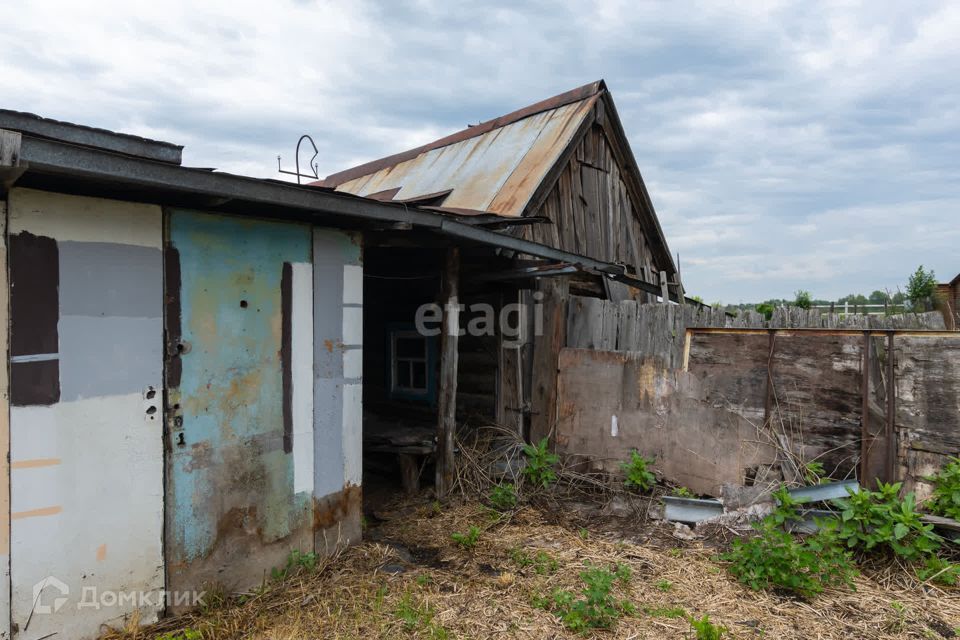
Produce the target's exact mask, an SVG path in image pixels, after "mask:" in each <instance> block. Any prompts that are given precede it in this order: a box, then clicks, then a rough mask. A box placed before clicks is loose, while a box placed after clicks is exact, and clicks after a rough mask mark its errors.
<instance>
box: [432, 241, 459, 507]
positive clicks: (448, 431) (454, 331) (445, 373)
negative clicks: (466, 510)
mask: <svg viewBox="0 0 960 640" xmlns="http://www.w3.org/2000/svg"><path fill="white" fill-rule="evenodd" d="M459 292H460V250H459V249H458V248H456V247H453V248H450V249H448V250H447V263H446V269H445V271H444V274H443V319H442V322H441V325H440V326H441V336H440V378H439V381H438V392H439V394H438V395H439V399H438V403H437V454H436V471H437V473H436V493H437V498H442V497H444V496H446V495H447V493H448V492H449V491H450V487H451V485H452V484H453V465H454V460H453V435H454V431H455V429H456V419H457V343H458V341H459V333H460V307H459V305H460V301H459Z"/></svg>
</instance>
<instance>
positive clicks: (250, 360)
mask: <svg viewBox="0 0 960 640" xmlns="http://www.w3.org/2000/svg"><path fill="white" fill-rule="evenodd" d="M168 225H169V229H168V236H169V245H170V248H169V250H168V255H167V261H168V265H167V273H168V278H167V297H168V301H170V306H168V310H167V328H168V340H175V341H176V343H177V344H172V345H169V346H168V353H172V354H177V353H179V355H174V356H172V357H171V362H170V364H169V365H168V368H167V371H168V386H169V387H170V391H169V394H170V397H169V400H168V404H169V406H170V408H171V411H170V419H169V424H170V427H169V429H170V442H171V450H170V452H169V454H168V460H167V478H168V487H167V496H168V498H167V525H166V526H167V536H166V545H167V558H168V562H169V570H168V588H170V589H172V590H174V591H177V590H191V589H199V588H201V587H202V585H203V583H205V582H210V581H216V582H219V583H222V584H224V585H225V586H227V587H228V588H244V587H249V586H252V585H255V584H259V582H260V581H261V580H262V578H263V575H264V572H265V571H268V570H269V569H270V567H273V566H277V565H280V564H282V563H283V561H284V560H285V558H286V556H287V555H288V553H289V551H290V550H291V549H293V548H301V549H311V548H312V536H311V519H310V507H311V504H310V496H309V492H300V493H298V492H297V491H296V489H295V481H296V480H297V477H296V476H297V474H296V470H295V460H294V456H293V455H292V451H293V441H294V438H295V435H296V434H298V433H299V434H303V433H304V431H305V430H308V429H309V425H305V424H303V419H304V418H303V416H304V415H309V416H310V420H311V421H312V415H311V414H312V406H311V407H305V406H304V404H303V403H305V402H308V399H309V401H310V402H312V394H310V393H295V392H294V390H295V389H297V388H298V387H299V389H301V390H303V389H309V388H310V386H311V380H310V377H312V376H311V375H310V371H311V369H312V363H309V364H304V363H303V362H300V361H299V360H298V361H296V362H295V361H294V359H293V343H294V341H295V340H296V341H298V348H301V349H304V348H306V349H307V350H308V351H312V344H306V345H304V344H302V343H303V342H305V341H309V336H310V335H311V333H310V327H311V324H312V323H311V322H310V319H309V318H305V317H303V315H302V314H303V313H305V312H304V311H302V310H303V309H306V310H307V311H309V309H310V308H311V303H310V300H312V291H311V288H310V286H309V285H310V278H309V277H306V278H305V277H304V274H305V273H306V274H309V272H310V266H309V265H310V264H311V242H310V228H309V227H308V226H306V225H300V224H293V223H283V222H269V221H258V220H250V219H239V218H230V217H226V216H217V215H211V214H205V213H197V212H190V211H180V210H174V211H171V212H169V220H168ZM174 265H175V266H174ZM175 267H178V268H175ZM304 296H306V297H307V300H304V299H303V297H304ZM295 309H296V310H301V316H299V317H296V316H293V312H294V310H295ZM304 332H306V337H305V336H304ZM178 333H179V336H177V335H175V334H178ZM304 371H306V373H304ZM294 375H297V376H298V378H297V379H294ZM295 399H296V401H297V403H298V405H297V406H294V401H295ZM295 422H296V424H295Z"/></svg>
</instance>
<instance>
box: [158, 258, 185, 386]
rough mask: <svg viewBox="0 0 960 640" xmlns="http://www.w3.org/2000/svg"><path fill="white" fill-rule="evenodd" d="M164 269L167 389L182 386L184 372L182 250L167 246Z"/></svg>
mask: <svg viewBox="0 0 960 640" xmlns="http://www.w3.org/2000/svg"><path fill="white" fill-rule="evenodd" d="M163 271H164V275H163V277H164V282H163V285H164V289H165V291H164V307H165V309H164V327H165V330H166V345H167V357H166V380H167V389H168V390H171V389H177V388H179V387H180V377H181V376H182V374H183V362H182V361H181V360H180V351H179V348H178V347H179V345H180V340H181V339H182V337H183V333H182V326H181V318H180V314H181V309H180V286H181V284H180V283H181V278H180V252H179V251H178V250H177V248H176V247H174V246H172V245H170V246H167V250H166V251H165V253H164V258H163Z"/></svg>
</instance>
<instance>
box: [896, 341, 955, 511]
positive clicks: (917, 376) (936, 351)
mask: <svg viewBox="0 0 960 640" xmlns="http://www.w3.org/2000/svg"><path fill="white" fill-rule="evenodd" d="M895 349H896V363H897V376H896V387H897V414H896V415H897V422H896V424H897V430H898V432H899V435H900V438H899V445H900V447H899V451H898V459H899V461H900V465H901V467H900V469H899V473H900V477H901V478H903V479H904V480H905V484H906V485H907V486H908V487H911V488H916V490H917V493H918V494H919V495H921V496H926V495H928V494H929V492H930V490H931V487H930V486H929V484H928V483H927V482H925V481H924V478H925V477H926V476H929V475H931V474H933V473H934V472H936V471H937V470H938V469H940V468H942V467H943V465H945V464H946V463H947V461H948V458H949V457H951V456H958V455H960V334H958V337H957V338H953V337H936V338H926V337H916V336H903V337H898V338H897V340H896V347H895Z"/></svg>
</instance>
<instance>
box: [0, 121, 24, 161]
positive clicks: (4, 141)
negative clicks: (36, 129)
mask: <svg viewBox="0 0 960 640" xmlns="http://www.w3.org/2000/svg"><path fill="white" fill-rule="evenodd" d="M20 141H21V136H20V132H19V131H7V130H6V129H0V167H16V166H18V165H19V164H20Z"/></svg>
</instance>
